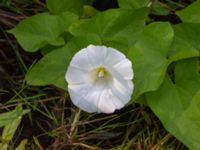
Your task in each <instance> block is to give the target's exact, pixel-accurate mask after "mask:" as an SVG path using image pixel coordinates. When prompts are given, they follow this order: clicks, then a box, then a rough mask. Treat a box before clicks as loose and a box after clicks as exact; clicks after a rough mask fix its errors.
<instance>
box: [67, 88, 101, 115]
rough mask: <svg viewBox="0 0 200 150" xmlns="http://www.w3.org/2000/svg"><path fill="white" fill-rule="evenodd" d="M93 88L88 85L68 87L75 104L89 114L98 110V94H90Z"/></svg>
mask: <svg viewBox="0 0 200 150" xmlns="http://www.w3.org/2000/svg"><path fill="white" fill-rule="evenodd" d="M91 88H92V87H91V86H88V85H87V84H81V85H69V86H68V91H69V94H70V97H71V100H72V102H73V104H74V105H76V106H78V107H79V108H81V109H82V110H84V111H86V112H89V113H92V112H97V110H98V108H97V102H98V93H96V92H91V93H89V92H90V91H91Z"/></svg>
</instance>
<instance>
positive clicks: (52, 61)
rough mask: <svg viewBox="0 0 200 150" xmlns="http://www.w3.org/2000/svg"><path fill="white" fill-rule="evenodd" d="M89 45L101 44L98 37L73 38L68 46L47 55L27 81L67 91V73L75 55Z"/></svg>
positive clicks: (33, 69)
mask: <svg viewBox="0 0 200 150" xmlns="http://www.w3.org/2000/svg"><path fill="white" fill-rule="evenodd" d="M89 44H101V41H100V39H99V37H98V36H94V35H90V36H89V35H88V36H80V37H74V38H72V39H71V40H70V41H69V42H68V43H67V45H66V46H64V47H62V48H59V49H56V50H54V51H52V52H49V53H48V54H46V55H45V56H44V57H43V58H42V59H41V60H39V62H38V63H37V64H35V65H34V66H33V67H32V68H31V70H30V71H29V72H28V73H27V75H26V78H25V80H26V81H27V83H28V84H30V85H40V86H44V85H49V84H53V85H55V86H57V87H59V88H63V89H66V88H67V83H66V81H65V79H64V78H65V72H66V70H67V67H68V65H69V63H70V61H71V58H72V57H73V55H74V54H75V53H76V52H77V51H79V50H80V49H82V48H84V47H86V46H88V45H89Z"/></svg>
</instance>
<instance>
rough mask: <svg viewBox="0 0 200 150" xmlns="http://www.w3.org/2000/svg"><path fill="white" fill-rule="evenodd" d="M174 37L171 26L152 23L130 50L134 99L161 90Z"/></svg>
mask: <svg viewBox="0 0 200 150" xmlns="http://www.w3.org/2000/svg"><path fill="white" fill-rule="evenodd" d="M155 33H156V34H155ZM173 36H174V33H173V30H172V28H171V26H170V24H168V23H160V22H157V23H152V24H150V25H148V26H147V27H146V28H145V29H144V31H143V33H142V34H141V36H140V38H139V39H138V41H137V42H136V44H135V45H134V46H133V47H132V48H131V49H130V50H129V53H128V57H129V58H130V59H131V60H132V62H133V70H134V73H135V77H134V83H135V90H134V99H137V98H138V97H139V96H140V95H141V94H143V93H144V92H147V91H153V90H156V89H158V88H159V86H160V84H161V83H162V81H163V79H164V76H165V72H166V69H167V66H168V65H169V61H168V59H167V55H168V51H169V49H170V47H171V45H172V41H173Z"/></svg>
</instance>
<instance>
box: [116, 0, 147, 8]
mask: <svg viewBox="0 0 200 150" xmlns="http://www.w3.org/2000/svg"><path fill="white" fill-rule="evenodd" d="M118 3H119V7H120V8H125V9H137V8H142V7H147V5H148V3H149V0H118Z"/></svg>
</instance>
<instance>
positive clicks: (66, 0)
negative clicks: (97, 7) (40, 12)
mask: <svg viewBox="0 0 200 150" xmlns="http://www.w3.org/2000/svg"><path fill="white" fill-rule="evenodd" d="M46 3H47V7H48V9H49V10H50V12H52V13H53V14H60V13H63V12H66V11H71V12H73V13H76V14H81V13H82V11H83V3H82V0H46Z"/></svg>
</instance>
